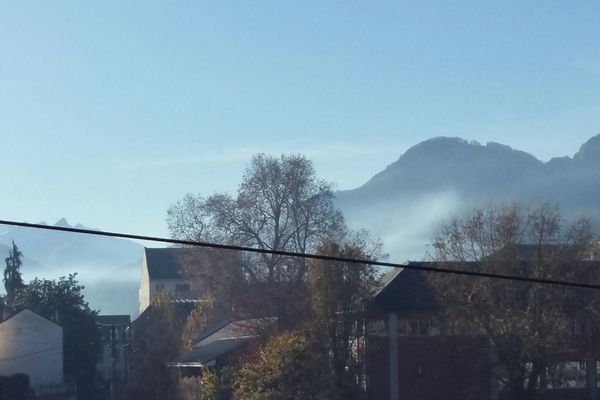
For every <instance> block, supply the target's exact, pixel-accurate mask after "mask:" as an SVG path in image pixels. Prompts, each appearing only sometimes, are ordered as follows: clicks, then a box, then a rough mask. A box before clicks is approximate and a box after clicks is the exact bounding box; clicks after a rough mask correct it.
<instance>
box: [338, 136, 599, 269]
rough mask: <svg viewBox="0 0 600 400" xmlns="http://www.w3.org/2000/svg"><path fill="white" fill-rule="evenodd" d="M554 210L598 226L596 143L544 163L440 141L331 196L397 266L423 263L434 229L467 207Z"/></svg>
mask: <svg viewBox="0 0 600 400" xmlns="http://www.w3.org/2000/svg"><path fill="white" fill-rule="evenodd" d="M511 201H519V202H523V203H528V204H539V203H541V202H548V203H551V204H558V205H559V206H560V207H561V209H562V211H563V213H564V214H565V216H567V217H573V216H576V215H582V214H584V215H588V216H590V217H592V219H595V220H596V221H599V220H600V218H599V217H600V135H597V136H594V137H592V138H591V139H590V140H588V141H587V142H586V143H585V144H583V145H582V146H581V148H580V149H579V151H578V152H577V153H576V154H575V155H574V156H573V157H560V158H553V159H552V160H550V161H548V162H542V161H540V160H538V159H537V158H535V157H534V156H532V155H531V154H528V153H526V152H523V151H519V150H516V149H513V148H511V147H509V146H506V145H503V144H499V143H493V142H490V143H487V144H486V145H481V144H479V143H477V142H474V141H471V142H469V141H467V140H464V139H461V138H449V137H437V138H433V139H429V140H426V141H424V142H422V143H419V144H417V145H416V146H414V147H412V148H410V149H409V150H408V151H406V153H404V154H403V155H402V156H400V158H399V159H398V160H397V161H395V162H394V163H392V164H390V165H389V166H388V167H387V168H386V169H385V170H383V171H381V172H379V173H378V174H376V175H375V176H373V178H371V179H370V180H369V181H368V182H366V183H365V184H364V185H362V186H361V187H359V188H356V189H353V190H348V191H340V192H337V193H336V202H337V205H338V207H339V208H340V209H341V210H342V211H343V212H344V214H345V215H346V218H347V219H348V222H349V224H350V225H351V226H353V227H366V228H367V229H369V230H370V231H372V232H373V233H374V234H375V235H379V236H381V237H382V239H383V240H384V242H386V244H387V246H386V247H387V249H388V250H389V251H390V253H391V255H392V256H393V257H394V258H395V259H407V258H422V257H423V256H424V255H425V253H426V250H427V249H426V246H425V245H426V243H428V242H429V240H430V238H431V236H432V235H433V233H434V232H435V230H436V229H437V228H438V227H439V225H440V224H441V223H442V222H443V221H444V220H448V219H449V218H450V217H451V216H453V215H455V214H458V213H460V212H462V211H464V210H466V209H468V208H471V207H476V206H479V207H482V206H485V205H486V204H489V203H495V204H498V203H504V202H511Z"/></svg>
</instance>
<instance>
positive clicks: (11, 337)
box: [0, 310, 63, 388]
mask: <svg viewBox="0 0 600 400" xmlns="http://www.w3.org/2000/svg"><path fill="white" fill-rule="evenodd" d="M17 373H21V374H26V375H28V376H29V384H30V386H31V387H33V388H35V387H39V386H45V385H55V384H62V382H63V329H62V328H61V327H60V326H58V325H56V324H55V323H54V322H51V321H48V320H47V319H45V318H43V317H41V316H39V315H38V314H36V313H34V312H32V311H29V310H24V311H21V312H20V313H18V314H16V315H14V316H12V317H11V318H9V319H7V320H6V321H4V322H2V323H0V375H2V376H10V375H14V374H17Z"/></svg>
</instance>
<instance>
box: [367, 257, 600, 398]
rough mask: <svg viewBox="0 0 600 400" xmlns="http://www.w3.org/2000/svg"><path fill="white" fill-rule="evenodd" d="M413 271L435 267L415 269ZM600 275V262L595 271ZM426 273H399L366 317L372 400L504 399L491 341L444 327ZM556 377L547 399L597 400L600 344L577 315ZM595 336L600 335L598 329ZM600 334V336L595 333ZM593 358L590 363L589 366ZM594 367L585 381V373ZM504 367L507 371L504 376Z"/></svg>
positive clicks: (550, 376) (548, 380)
mask: <svg viewBox="0 0 600 400" xmlns="http://www.w3.org/2000/svg"><path fill="white" fill-rule="evenodd" d="M408 265H410V266H411V267H415V268H418V267H433V266H435V265H434V264H432V263H424V262H410V263H408ZM588 266H591V267H594V268H597V269H600V265H599V264H598V263H596V264H594V265H588ZM426 275H427V272H425V271H423V270H419V269H412V268H411V269H407V268H405V269H396V270H392V271H390V272H389V273H388V274H386V276H385V277H384V279H383V280H382V284H381V287H380V288H379V290H378V291H377V292H376V293H375V295H374V297H373V298H372V300H371V302H370V304H369V305H368V307H367V312H366V327H367V329H366V348H367V350H366V359H367V367H366V371H367V382H368V383H367V392H368V398H370V399H390V400H398V399H419V400H429V399H431V400H434V399H442V398H443V399H447V400H453V399H456V400H459V399H461V400H463V399H464V400H468V399H473V400H475V399H478V400H484V399H489V400H497V399H505V398H506V397H505V392H503V390H502V387H501V380H500V379H499V377H501V376H502V373H503V372H502V369H501V365H500V364H499V363H498V362H497V356H496V353H495V351H494V348H493V346H492V345H491V343H490V341H489V340H488V339H487V338H486V336H485V335H484V334H483V332H481V331H478V330H477V329H476V328H475V327H474V329H473V330H472V331H470V332H465V331H462V332H459V331H458V330H454V329H452V327H449V326H448V325H445V326H443V325H442V323H441V322H442V321H441V320H442V318H441V317H442V314H441V312H442V307H441V304H439V300H438V298H436V296H435V294H434V293H433V290H432V289H431V287H430V286H429V285H428V283H427V280H426ZM571 311H572V312H573V316H574V318H573V321H574V323H573V327H572V329H571V330H570V331H568V332H566V333H565V335H564V339H563V340H564V341H563V342H561V344H560V346H559V350H560V351H559V352H557V355H554V356H553V357H555V358H554V359H553V361H552V362H553V365H554V366H555V367H552V368H553V370H548V371H547V372H546V373H545V375H544V378H543V379H544V383H543V385H544V386H543V389H542V392H541V393H538V397H536V398H540V399H558V398H561V399H563V398H565V399H566V398H568V399H597V398H599V397H596V396H597V392H596V391H595V390H594V389H593V388H595V387H596V385H597V384H596V363H597V361H598V360H600V338H599V337H598V336H597V335H595V334H592V333H589V334H588V332H586V329H584V327H582V324H581V323H579V322H578V318H577V317H578V310H577V309H572V310H570V311H569V312H571ZM592 331H594V330H592ZM595 331H597V329H596V330H595ZM590 358H591V360H592V361H591V363H590ZM587 365H592V368H591V369H589V372H588V373H587V374H586V366H587ZM499 368H500V369H499Z"/></svg>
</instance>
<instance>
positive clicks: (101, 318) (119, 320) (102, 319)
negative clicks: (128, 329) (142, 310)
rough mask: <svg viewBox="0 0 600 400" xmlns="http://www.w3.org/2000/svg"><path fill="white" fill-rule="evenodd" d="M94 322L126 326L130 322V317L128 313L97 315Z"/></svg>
mask: <svg viewBox="0 0 600 400" xmlns="http://www.w3.org/2000/svg"><path fill="white" fill-rule="evenodd" d="M96 322H98V323H100V324H103V325H123V326H127V325H129V323H130V322H131V317H130V316H129V315H97V316H96Z"/></svg>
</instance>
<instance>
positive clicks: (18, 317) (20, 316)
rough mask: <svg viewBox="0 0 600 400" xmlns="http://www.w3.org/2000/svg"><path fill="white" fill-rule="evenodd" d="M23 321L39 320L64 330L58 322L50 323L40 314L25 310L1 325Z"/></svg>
mask: <svg viewBox="0 0 600 400" xmlns="http://www.w3.org/2000/svg"><path fill="white" fill-rule="evenodd" d="M22 319H29V320H39V321H43V322H44V323H47V324H51V325H54V326H56V327H57V328H60V329H62V327H61V326H60V325H58V324H57V323H56V322H54V321H50V320H49V319H47V318H44V317H42V316H41V315H39V314H38V313H35V312H33V311H31V310H27V309H25V310H23V311H19V312H18V313H16V314H14V315H12V316H10V317H8V318H7V319H5V320H4V321H2V322H0V325H1V324H4V323H7V322H9V321H12V322H14V321H18V320H22Z"/></svg>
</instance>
